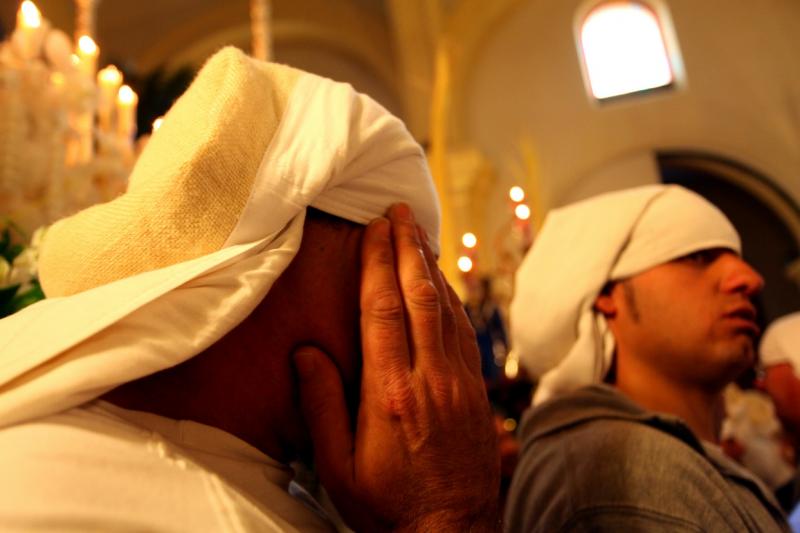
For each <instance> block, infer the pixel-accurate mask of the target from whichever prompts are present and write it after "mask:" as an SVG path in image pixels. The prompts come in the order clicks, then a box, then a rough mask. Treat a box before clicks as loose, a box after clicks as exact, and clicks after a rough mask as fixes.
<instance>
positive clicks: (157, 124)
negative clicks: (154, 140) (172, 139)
mask: <svg viewBox="0 0 800 533" xmlns="http://www.w3.org/2000/svg"><path fill="white" fill-rule="evenodd" d="M163 122H164V117H158V118H157V119H155V120H154V121H153V133H155V132H157V131H158V128H160V127H161V124H162V123H163Z"/></svg>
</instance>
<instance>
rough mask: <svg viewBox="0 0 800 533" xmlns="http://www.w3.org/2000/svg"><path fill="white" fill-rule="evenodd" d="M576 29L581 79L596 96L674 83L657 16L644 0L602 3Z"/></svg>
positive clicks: (599, 98)
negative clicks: (578, 35) (586, 81)
mask: <svg viewBox="0 0 800 533" xmlns="http://www.w3.org/2000/svg"><path fill="white" fill-rule="evenodd" d="M579 29H580V48H581V51H582V55H583V62H584V68H585V73H586V78H587V80H588V83H589V88H590V90H591V93H592V94H593V95H594V97H595V98H597V99H598V100H603V99H606V98H612V97H615V96H620V95H623V94H630V93H635V92H640V91H646V90H650V89H655V88H658V87H667V86H670V85H672V84H673V83H674V81H675V69H674V68H673V65H672V64H671V63H670V55H671V54H670V50H669V47H668V44H667V42H666V39H665V37H664V24H663V21H661V20H660V19H659V16H658V15H657V13H656V12H655V11H654V10H653V9H652V8H651V7H650V6H649V5H647V4H645V3H644V2H641V1H636V0H611V1H607V2H603V3H601V4H599V5H597V6H595V7H594V8H593V9H592V10H591V11H589V13H588V14H587V15H586V17H585V18H584V19H583V21H582V23H581V25H580V28H579Z"/></svg>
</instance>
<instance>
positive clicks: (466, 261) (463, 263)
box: [458, 255, 472, 272]
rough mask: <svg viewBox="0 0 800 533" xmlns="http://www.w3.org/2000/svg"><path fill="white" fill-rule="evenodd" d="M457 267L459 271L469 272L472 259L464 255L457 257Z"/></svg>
mask: <svg viewBox="0 0 800 533" xmlns="http://www.w3.org/2000/svg"><path fill="white" fill-rule="evenodd" d="M458 269H459V270H460V271H461V272H469V271H470V270H472V259H470V258H469V257H467V256H466V255H462V256H461V257H459V258H458Z"/></svg>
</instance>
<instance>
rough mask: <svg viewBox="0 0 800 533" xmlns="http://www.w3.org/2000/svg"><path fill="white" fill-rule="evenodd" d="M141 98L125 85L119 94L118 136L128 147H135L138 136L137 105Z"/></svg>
mask: <svg viewBox="0 0 800 533" xmlns="http://www.w3.org/2000/svg"><path fill="white" fill-rule="evenodd" d="M137 103H139V97H138V96H136V93H135V92H133V89H131V88H130V87H128V86H127V85H123V86H122V87H121V88H120V90H119V93H118V94H117V134H118V135H119V138H120V140H122V141H123V142H124V143H125V145H126V146H129V147H131V148H132V147H133V137H134V135H136V104H137Z"/></svg>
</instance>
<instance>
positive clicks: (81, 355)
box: [0, 48, 439, 426]
mask: <svg viewBox="0 0 800 533" xmlns="http://www.w3.org/2000/svg"><path fill="white" fill-rule="evenodd" d="M400 201H404V202H407V203H408V204H409V205H410V206H411V207H412V209H413V210H414V212H415V214H416V215H417V220H418V223H419V224H420V225H421V226H422V227H423V228H424V229H425V230H426V232H427V233H428V235H429V238H430V239H431V242H432V244H433V247H434V249H438V232H439V208H438V201H437V198H436V193H435V190H434V186H433V182H432V180H431V177H430V173H429V170H428V167H427V164H426V161H425V158H424V154H423V152H422V150H421V148H420V147H419V145H418V144H417V143H416V142H415V141H414V140H413V138H412V137H411V135H410V134H409V133H408V131H407V130H406V128H405V126H404V125H403V124H402V122H401V121H399V120H398V119H397V118H395V117H393V116H392V115H391V114H389V113H388V112H387V111H386V110H385V109H383V108H382V107H381V106H380V105H378V104H377V103H375V102H374V101H373V100H371V99H370V98H369V97H367V96H365V95H362V94H358V93H356V92H355V91H354V90H353V89H352V87H350V86H349V85H347V84H343V83H336V82H333V81H331V80H327V79H323V78H320V77H318V76H314V75H312V74H308V73H304V72H301V71H298V70H295V69H292V68H290V67H286V66H282V65H275V64H268V63H262V62H259V61H256V60H253V59H251V58H248V57H247V56H245V55H244V54H243V53H241V52H239V51H238V50H236V49H234V48H226V49H223V50H222V51H220V52H219V53H218V54H216V55H215V56H214V57H212V58H211V59H210V60H209V61H208V63H207V64H206V65H205V66H204V67H203V69H202V70H201V72H200V73H199V74H198V76H197V78H196V80H195V81H194V83H193V84H192V85H191V87H190V88H189V89H188V90H187V92H186V93H185V94H184V95H183V96H182V97H181V98H180V99H179V100H178V101H177V102H176V103H175V105H174V106H173V108H172V109H171V110H170V111H169V113H168V114H167V115H166V117H165V120H164V123H163V125H162V126H161V128H160V129H159V130H158V132H156V133H155V134H154V135H153V137H152V139H151V140H150V142H149V144H148V145H147V147H146V149H145V151H144V152H143V153H142V155H141V157H140V159H139V161H138V162H137V164H136V167H135V168H134V170H133V173H132V175H131V178H130V184H129V187H128V191H127V192H126V193H125V194H124V195H122V196H120V197H119V198H117V199H115V200H113V201H111V202H109V203H106V204H102V205H97V206H93V207H91V208H89V209H87V210H84V211H82V212H80V213H78V214H76V215H74V216H72V217H70V218H67V219H64V220H62V221H60V222H58V223H56V224H55V225H54V226H53V227H52V228H51V229H50V230H49V232H48V234H47V237H46V238H45V242H44V243H43V248H42V255H41V260H40V265H39V272H40V278H41V281H42V285H43V287H44V290H45V293H46V294H47V295H48V299H47V300H44V301H42V302H40V303H38V304H36V305H33V306H31V307H29V308H27V309H25V310H24V311H23V312H20V313H18V314H16V315H13V316H11V317H9V318H8V319H5V320H2V321H0V426H4V425H8V424H12V423H16V422H20V421H24V420H27V419H31V418H34V417H38V416H45V415H47V414H51V413H54V412H58V411H61V410H64V409H68V408H70V407H73V406H76V405H79V404H81V403H84V402H86V401H89V400H91V399H93V398H96V397H98V396H100V395H102V394H103V393H105V392H106V391H108V390H110V389H112V388H114V387H116V386H117V385H120V384H122V383H125V382H127V381H131V380H134V379H137V378H140V377H142V376H145V375H148V374H152V373H154V372H158V371H159V370H163V369H165V368H168V367H171V366H174V365H177V364H179V363H181V362H183V361H185V360H187V359H189V358H191V357H193V356H194V355H196V354H198V353H200V352H202V351H203V350H204V349H206V348H207V347H208V346H210V345H211V344H213V343H214V342H216V341H217V340H219V339H220V338H221V337H222V336H224V335H225V334H226V333H227V332H229V331H230V330H231V329H233V328H234V327H235V326H236V325H238V324H239V323H240V322H241V321H242V320H243V319H244V318H245V317H246V316H247V315H248V314H250V312H251V311H252V310H253V309H254V308H255V306H256V305H257V304H258V303H259V302H260V301H261V300H262V299H263V297H264V296H265V295H266V294H267V292H268V291H269V289H270V287H271V286H272V283H273V282H274V281H275V280H276V279H277V278H278V276H280V274H281V273H282V272H283V271H284V269H285V268H286V266H287V265H288V264H289V262H290V261H291V260H292V258H293V257H294V255H295V254H296V253H297V250H298V248H299V245H300V239H301V237H302V230H303V221H304V216H305V210H306V207H308V206H313V207H315V208H318V209H320V210H323V211H326V212H328V213H330V214H333V215H336V216H339V217H341V218H345V219H347V220H351V221H354V222H358V223H366V222H368V221H369V220H371V219H373V218H375V217H378V216H381V215H382V214H383V213H384V212H385V211H386V209H387V208H388V206H389V205H391V204H392V203H395V202H400Z"/></svg>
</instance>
